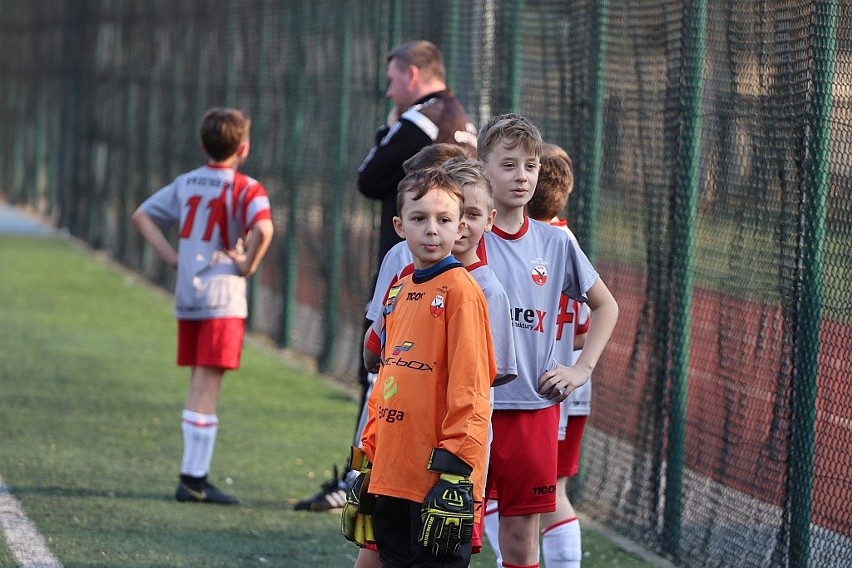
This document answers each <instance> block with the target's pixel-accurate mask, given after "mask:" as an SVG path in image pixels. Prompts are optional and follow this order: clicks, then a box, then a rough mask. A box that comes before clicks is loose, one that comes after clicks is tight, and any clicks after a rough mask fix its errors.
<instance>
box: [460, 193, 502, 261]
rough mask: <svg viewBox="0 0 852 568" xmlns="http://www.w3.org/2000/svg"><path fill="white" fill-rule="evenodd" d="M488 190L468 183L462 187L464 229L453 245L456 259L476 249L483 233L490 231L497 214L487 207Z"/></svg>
mask: <svg viewBox="0 0 852 568" xmlns="http://www.w3.org/2000/svg"><path fill="white" fill-rule="evenodd" d="M487 195H488V188H487V187H485V186H484V185H482V184H478V183H477V184H474V183H470V184H467V185H465V186H464V222H465V229H464V230H463V231H462V234H461V236H460V237H459V238H458V239H456V242H455V244H454V245H453V254H454V255H456V257H459V256H460V255H462V254H464V253H466V252H467V251H469V250H470V249H473V248H476V245H478V244H479V241H480V239H482V234H483V233H484V232H485V231H490V230H491V226H492V225H493V224H494V216H495V215H496V214H497V212H496V211H495V210H494V209H490V208H489V207H488V199H487Z"/></svg>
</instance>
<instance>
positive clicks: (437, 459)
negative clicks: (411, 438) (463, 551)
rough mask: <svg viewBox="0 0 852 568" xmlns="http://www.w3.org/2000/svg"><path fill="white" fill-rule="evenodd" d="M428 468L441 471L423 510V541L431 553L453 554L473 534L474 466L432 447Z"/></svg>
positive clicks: (421, 534) (421, 531) (421, 536)
mask: <svg viewBox="0 0 852 568" xmlns="http://www.w3.org/2000/svg"><path fill="white" fill-rule="evenodd" d="M429 470H430V471H435V472H438V473H440V474H441V476H440V477H439V478H438V482H437V483H435V486H434V487H432V489H431V490H430V491H429V493H427V494H426V500H425V501H424V502H423V508H422V509H421V512H420V519H421V521H422V526H421V528H420V544H421V545H423V547H424V548H426V549H427V550H429V552H430V553H431V554H432V556H446V555H447V554H451V553H454V552H455V551H456V550H458V548H459V546H461V545H462V544H467V543H469V542H470V539H471V537H472V536H473V483H471V481H470V473H471V471H473V470H472V468H471V467H470V466H469V465H467V463H465V462H464V461H463V460H461V459H459V458H458V457H456V456H455V455H453V454H452V453H451V452H448V451H447V450H443V449H440V448H435V449H433V450H432V456H431V457H430V458H429Z"/></svg>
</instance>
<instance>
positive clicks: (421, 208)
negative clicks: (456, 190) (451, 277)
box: [393, 189, 465, 270]
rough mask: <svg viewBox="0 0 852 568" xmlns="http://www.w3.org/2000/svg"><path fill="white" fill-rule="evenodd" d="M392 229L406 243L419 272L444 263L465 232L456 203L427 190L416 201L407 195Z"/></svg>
mask: <svg viewBox="0 0 852 568" xmlns="http://www.w3.org/2000/svg"><path fill="white" fill-rule="evenodd" d="M393 226H394V228H395V229H396V233H397V234H398V235H399V236H400V237H402V238H403V239H405V240H406V242H407V243H408V248H409V249H411V254H412V256H413V257H414V268H417V269H419V270H422V269H424V268H429V267H431V266H433V265H435V264H437V263H438V262H440V261H442V260H444V259H445V258H446V257H447V256H448V255H449V254H450V252H452V249H453V243H455V242H456V239H458V237H459V236H460V235H461V233H462V231H463V230H464V228H465V224H464V221H462V220H461V219H460V214H459V202H458V201H457V200H456V199H455V198H454V197H453V196H452V195H450V194H448V193H447V192H445V191H442V190H439V189H430V190H429V191H427V192H426V194H425V195H424V196H423V197H421V198H420V199H418V200H417V201H414V200H413V199H411V197H410V196H409V195H406V197H405V201H404V203H403V207H402V216H401V217H394V218H393Z"/></svg>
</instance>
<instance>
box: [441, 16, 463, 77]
mask: <svg viewBox="0 0 852 568" xmlns="http://www.w3.org/2000/svg"><path fill="white" fill-rule="evenodd" d="M459 4H460V2H459V1H458V0H451V1H450V5H449V8H448V10H447V11H448V14H447V18H446V20H445V26H446V29H447V33H446V35H445V36H444V42H443V45H442V46H441V52H442V53H443V55H444V66H445V67H446V69H447V85H455V84H457V83H456V77H457V76H458V69H457V66H458V51H459V20H460V19H461V18H460V15H459V10H460V7H459Z"/></svg>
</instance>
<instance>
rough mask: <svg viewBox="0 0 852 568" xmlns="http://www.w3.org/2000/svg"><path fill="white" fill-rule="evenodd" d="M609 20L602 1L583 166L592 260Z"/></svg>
mask: <svg viewBox="0 0 852 568" xmlns="http://www.w3.org/2000/svg"><path fill="white" fill-rule="evenodd" d="M608 22H609V1H608V0H600V1H599V2H598V3H597V10H596V11H595V14H594V32H593V33H594V39H595V40H597V41H596V42H595V45H596V49H594V50H593V51H592V53H591V56H590V58H589V64H590V69H589V82H590V85H589V89H590V91H591V92H590V93H589V96H590V99H591V103H592V107H591V117H590V122H591V136H589V137H588V138H587V144H588V146H587V148H586V150H585V152H584V154H585V155H586V156H588V157H589V160H588V163H587V164H586V166H585V167H584V168H583V173H584V176H583V177H584V179H583V195H584V197H585V199H584V200H583V223H582V225H580V231H579V233H580V234H579V240H580V242H581V243H583V251H584V252H585V253H586V255H587V256H588V257H589V260H591V261H593V262H594V260H595V256H596V253H597V232H598V231H597V227H598V211H599V210H600V205H599V203H598V202H599V201H600V193H601V175H602V171H603V130H604V101H605V98H604V92H605V91H606V73H605V66H606V65H605V64H606V53H607V38H606V29H607V24H608Z"/></svg>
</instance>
